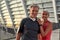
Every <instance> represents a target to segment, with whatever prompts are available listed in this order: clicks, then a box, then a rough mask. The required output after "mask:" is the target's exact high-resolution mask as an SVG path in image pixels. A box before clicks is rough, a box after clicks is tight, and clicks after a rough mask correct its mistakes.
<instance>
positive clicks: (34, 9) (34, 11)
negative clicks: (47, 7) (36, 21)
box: [30, 7, 39, 18]
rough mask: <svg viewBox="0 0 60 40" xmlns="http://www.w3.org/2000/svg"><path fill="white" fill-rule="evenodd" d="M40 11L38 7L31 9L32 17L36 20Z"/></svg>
mask: <svg viewBox="0 0 60 40" xmlns="http://www.w3.org/2000/svg"><path fill="white" fill-rule="evenodd" d="M38 10H39V9H38V7H32V8H30V16H31V17H33V18H35V17H36V16H37V14H38Z"/></svg>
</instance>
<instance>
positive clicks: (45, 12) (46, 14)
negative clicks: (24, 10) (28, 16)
mask: <svg viewBox="0 0 60 40" xmlns="http://www.w3.org/2000/svg"><path fill="white" fill-rule="evenodd" d="M48 17H49V12H48V11H43V13H42V18H43V19H44V20H47V18H48Z"/></svg>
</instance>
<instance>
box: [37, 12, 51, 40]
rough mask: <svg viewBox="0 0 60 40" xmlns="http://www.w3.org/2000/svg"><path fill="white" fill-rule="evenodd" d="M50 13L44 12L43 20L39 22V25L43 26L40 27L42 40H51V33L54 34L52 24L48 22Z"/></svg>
mask: <svg viewBox="0 0 60 40" xmlns="http://www.w3.org/2000/svg"><path fill="white" fill-rule="evenodd" d="M48 17H49V13H48V12H47V11H43V13H42V19H43V20H41V21H42V22H41V21H40V20H39V21H40V22H39V21H38V22H39V24H40V25H41V24H42V26H41V27H40V30H41V35H42V40H50V39H51V38H50V37H51V33H52V23H51V22H50V21H49V20H48Z"/></svg>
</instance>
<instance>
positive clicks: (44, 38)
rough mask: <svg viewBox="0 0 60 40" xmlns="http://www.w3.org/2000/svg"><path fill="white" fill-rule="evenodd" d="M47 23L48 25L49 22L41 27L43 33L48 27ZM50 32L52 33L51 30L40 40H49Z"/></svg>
mask: <svg viewBox="0 0 60 40" xmlns="http://www.w3.org/2000/svg"><path fill="white" fill-rule="evenodd" d="M48 23H49V21H46V22H45V23H44V25H43V29H44V31H45V30H46V28H47V27H48ZM51 32H52V30H50V31H49V33H48V34H47V35H46V36H45V37H42V40H50V39H51V38H50V37H51Z"/></svg>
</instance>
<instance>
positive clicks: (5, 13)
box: [0, 0, 60, 28]
mask: <svg viewBox="0 0 60 40" xmlns="http://www.w3.org/2000/svg"><path fill="white" fill-rule="evenodd" d="M33 3H35V4H38V5H39V7H40V9H39V13H38V16H37V17H39V18H41V16H42V15H41V14H42V12H43V11H44V10H46V11H48V12H49V15H50V16H49V20H50V21H51V22H53V23H59V22H60V0H0V23H1V24H2V25H3V26H6V27H9V28H14V27H15V28H17V27H19V25H20V21H21V20H22V19H23V18H25V17H28V15H29V13H30V12H29V9H30V5H31V4H33Z"/></svg>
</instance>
